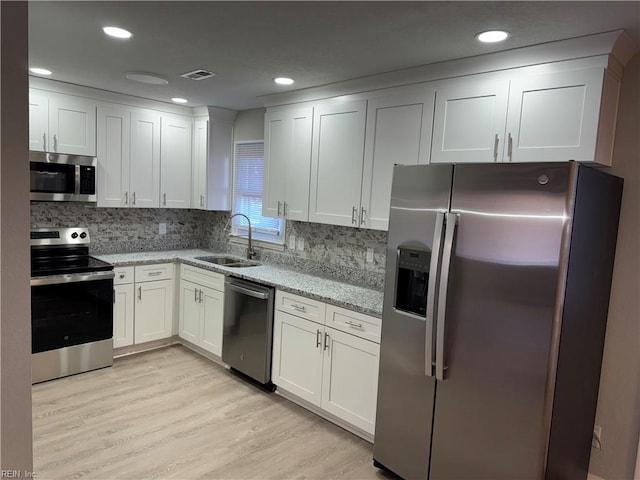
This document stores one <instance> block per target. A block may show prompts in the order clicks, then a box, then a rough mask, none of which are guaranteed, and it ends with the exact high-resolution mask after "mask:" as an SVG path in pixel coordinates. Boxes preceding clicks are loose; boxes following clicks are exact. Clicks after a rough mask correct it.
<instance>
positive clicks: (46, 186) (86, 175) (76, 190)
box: [29, 152, 98, 202]
mask: <svg viewBox="0 0 640 480" xmlns="http://www.w3.org/2000/svg"><path fill="white" fill-rule="evenodd" d="M29 160H30V162H29V163H30V166H31V172H30V176H31V180H30V183H31V193H30V199H31V200H36V201H38V200H39V201H54V202H96V201H97V200H98V199H97V196H96V167H97V165H98V161H97V159H96V158H94V157H84V156H80V155H64V154H60V153H48V152H29Z"/></svg>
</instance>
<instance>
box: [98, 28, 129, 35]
mask: <svg viewBox="0 0 640 480" xmlns="http://www.w3.org/2000/svg"><path fill="white" fill-rule="evenodd" d="M102 31H103V32H104V33H106V34H107V35H109V36H110V37H114V38H131V35H132V33H131V32H130V31H129V30H125V29H124V28H119V27H104V28H103V29H102Z"/></svg>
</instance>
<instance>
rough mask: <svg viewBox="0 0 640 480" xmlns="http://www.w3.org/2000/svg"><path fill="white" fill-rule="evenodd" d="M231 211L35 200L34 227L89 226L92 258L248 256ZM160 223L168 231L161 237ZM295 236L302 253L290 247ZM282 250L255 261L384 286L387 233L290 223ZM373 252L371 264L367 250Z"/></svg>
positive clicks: (264, 250)
mask: <svg viewBox="0 0 640 480" xmlns="http://www.w3.org/2000/svg"><path fill="white" fill-rule="evenodd" d="M228 218H229V213H228V212H203V211H200V210H183V209H164V208H163V209H159V208H158V209H155V208H141V209H136V208H131V209H127V208H97V207H96V206H95V205H92V204H86V203H73V202H32V203H31V227H32V228H38V227H73V226H87V227H88V228H89V234H90V236H91V252H92V253H94V254H107V253H121V252H122V253H124V252H137V251H152V250H174V249H186V248H208V249H212V250H216V251H220V252H228V253H234V254H238V255H244V254H245V253H246V246H244V245H242V244H239V243H236V242H230V241H229V236H228V234H227V233H225V232H224V231H223V228H224V226H225V223H226V222H227V220H228ZM159 223H166V224H167V233H166V234H165V235H160V234H159V228H158V224H159ZM291 235H295V236H296V238H303V239H304V250H303V251H299V250H296V249H289V248H288V247H287V246H286V245H288V240H289V237H290V236H291ZM285 240H286V243H285V247H284V249H283V250H273V249H269V248H261V247H260V246H256V252H257V257H258V258H257V259H258V260H262V261H267V262H271V263H276V264H281V265H289V266H293V267H296V268H298V269H300V270H304V271H307V272H309V273H311V274H314V275H324V276H329V277H332V278H338V279H343V280H345V281H348V282H349V283H353V284H362V285H369V286H373V287H376V288H382V286H383V281H384V266H385V260H386V241H387V233H386V232H381V231H377V230H365V229H356V228H350V227H339V226H334V225H323V224H318V223H305V222H292V221H289V222H287V225H286V237H285ZM367 248H371V249H372V250H373V252H374V257H373V260H374V261H373V262H371V263H367V262H366V261H365V259H366V249H367Z"/></svg>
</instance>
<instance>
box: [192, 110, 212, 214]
mask: <svg viewBox="0 0 640 480" xmlns="http://www.w3.org/2000/svg"><path fill="white" fill-rule="evenodd" d="M208 138H209V120H208V119H206V118H204V119H198V120H196V121H195V122H194V124H193V152H192V153H193V163H192V165H191V168H192V185H191V191H192V193H191V194H192V197H191V205H192V206H193V208H197V209H200V210H204V209H205V207H206V203H205V202H206V199H207V157H208V155H207V149H208Z"/></svg>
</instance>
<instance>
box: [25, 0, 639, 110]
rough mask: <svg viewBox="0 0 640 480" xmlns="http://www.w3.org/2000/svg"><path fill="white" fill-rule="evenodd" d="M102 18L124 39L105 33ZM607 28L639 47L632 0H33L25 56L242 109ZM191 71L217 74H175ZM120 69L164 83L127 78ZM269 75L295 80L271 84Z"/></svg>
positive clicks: (152, 94)
mask: <svg viewBox="0 0 640 480" xmlns="http://www.w3.org/2000/svg"><path fill="white" fill-rule="evenodd" d="M106 25H116V26H120V27H123V28H126V29H128V30H130V31H132V32H133V34H134V36H133V37H132V38H131V39H130V40H128V41H122V40H120V41H118V40H114V39H111V38H107V37H106V36H105V35H104V34H103V33H102V30H101V29H102V27H103V26H106ZM493 28H502V29H506V30H509V31H511V33H512V36H511V38H510V39H509V40H507V41H506V42H504V43H502V44H499V45H493V46H490V45H483V44H479V43H477V42H476V41H475V40H474V38H473V36H474V34H476V33H477V32H480V31H483V30H487V29H493ZM618 29H624V30H626V31H627V33H628V34H629V36H630V37H631V38H632V40H634V42H636V43H637V44H638V46H639V47H640V2H638V1H623V2H612V1H602V2H599V1H586V2H581V1H558V2H544V1H522V2H521V1H516V2H499V1H496V2H483V1H472V2H457V1H455V2H432V1H414V2H401V1H391V2H384V1H373V2H370V1H357V2H345V1H336V2H330V1H320V2H313V1H289V2H279V1H261V2H245V1H231V2H218V1H198V2H190V1H173V2H165V1H162V2H156V1H143V2H122V1H112V2H82V1H71V2H59V1H54V2H40V1H36V2H29V65H30V66H41V67H45V68H48V69H50V70H53V72H54V74H53V75H52V76H51V77H50V78H52V79H54V80H59V81H63V82H69V83H75V84H79V85H87V86H90V87H95V88H100V89H104V90H110V91H115V92H121V93H127V94H130V95H136V96H139V97H145V98H150V99H154V100H160V101H169V99H170V98H171V97H174V96H180V97H185V98H187V99H189V104H188V105H189V106H201V105H215V106H219V107H225V108H230V109H234V110H245V109H250V108H255V107H260V106H262V99H261V98H260V97H261V96H264V95H268V94H271V93H279V92H282V91H287V90H294V89H299V88H307V87H313V86H319V85H325V84H329V83H333V82H338V81H342V80H348V79H352V78H357V77H362V76H367V75H372V74H375V73H381V72H386V71H392V70H400V69H403V68H409V67H414V66H418V65H426V64H430V63H434V62H439V61H443V60H450V59H455V58H463V57H468V56H474V55H480V54H483V53H489V52H494V51H498V50H507V49H512V48H517V47H522V46H527V45H533V44H537V43H544V42H549V41H553V40H560V39H565V38H571V37H577V36H582V35H587V34H592V33H600V32H605V31H611V30H618ZM197 68H203V69H207V70H210V71H213V72H215V73H217V76H215V77H213V78H211V79H205V80H201V81H193V80H187V79H184V78H180V77H179V75H180V74H182V73H185V72H188V71H191V70H195V69H197ZM128 71H145V72H153V73H157V74H161V75H163V76H166V77H167V78H168V79H169V84H168V85H165V86H156V85H143V84H140V83H136V82H133V81H130V80H127V79H125V77H124V75H125V73H126V72H128ZM280 75H284V76H290V77H292V78H294V79H295V80H296V83H295V84H294V85H293V86H288V87H282V86H278V85H275V84H274V83H273V81H272V79H273V77H276V76H280Z"/></svg>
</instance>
